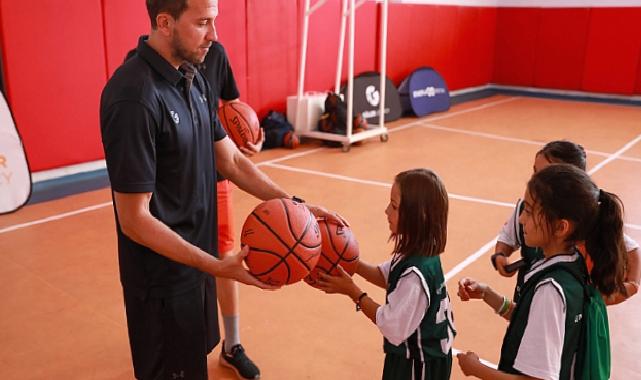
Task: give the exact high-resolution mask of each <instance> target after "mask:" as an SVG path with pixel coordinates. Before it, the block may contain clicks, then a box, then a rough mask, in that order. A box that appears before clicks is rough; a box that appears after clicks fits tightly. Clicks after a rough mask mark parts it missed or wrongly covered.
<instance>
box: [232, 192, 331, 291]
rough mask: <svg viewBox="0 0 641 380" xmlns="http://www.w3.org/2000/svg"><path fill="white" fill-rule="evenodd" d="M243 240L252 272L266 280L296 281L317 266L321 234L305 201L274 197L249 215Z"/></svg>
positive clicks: (276, 281) (272, 282)
mask: <svg viewBox="0 0 641 380" xmlns="http://www.w3.org/2000/svg"><path fill="white" fill-rule="evenodd" d="M240 241H241V243H242V244H243V245H248V246H249V253H248V255H247V257H246V258H245V262H246V263H247V267H248V268H249V272H250V273H251V274H252V275H254V276H255V277H256V278H258V279H259V280H261V281H262V282H264V283H266V284H271V285H287V284H293V283H295V282H298V281H300V280H302V279H303V277H305V276H307V274H309V272H310V271H311V270H312V269H313V268H314V267H315V266H316V263H317V262H318V258H319V256H320V252H321V235H320V231H319V228H318V222H317V221H316V217H314V215H313V214H312V213H311V212H310V211H309V209H308V208H307V207H306V206H305V205H304V204H302V203H298V202H294V201H292V200H291V199H272V200H269V201H265V202H263V203H261V204H259V205H258V206H257V207H256V208H255V209H254V211H252V213H251V214H250V215H249V216H248V217H247V219H246V220H245V224H244V225H243V230H242V234H241V238H240Z"/></svg>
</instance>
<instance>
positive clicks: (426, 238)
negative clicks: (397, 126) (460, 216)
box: [320, 169, 455, 380]
mask: <svg viewBox="0 0 641 380" xmlns="http://www.w3.org/2000/svg"><path fill="white" fill-rule="evenodd" d="M385 214H386V215H387V221H388V223H389V228H390V232H391V234H390V238H391V239H392V240H394V250H393V251H392V258H391V259H390V260H388V261H386V262H384V263H382V264H380V265H378V266H376V265H372V264H368V263H366V262H363V261H360V262H359V264H358V267H357V269H356V273H357V274H358V275H360V276H361V277H363V278H364V279H365V280H367V281H369V282H371V283H372V284H374V285H378V286H379V287H381V288H385V289H387V297H386V302H385V304H384V305H379V304H378V303H377V302H376V301H374V300H373V299H372V298H370V297H368V295H367V293H365V292H363V291H362V290H361V288H360V287H358V286H357V285H356V284H355V283H354V281H353V280H352V278H351V277H350V276H349V275H347V273H345V271H343V270H342V268H340V267H339V270H340V274H339V275H338V276H329V275H322V276H321V279H320V286H321V288H322V289H323V290H324V291H325V292H327V293H340V294H344V295H347V296H349V297H350V298H351V299H352V300H353V301H354V303H355V304H356V310H357V311H359V310H360V311H362V312H363V313H364V314H365V315H366V316H367V317H368V318H369V319H370V320H371V321H372V322H374V323H375V324H376V326H377V327H378V328H379V330H380V331H381V333H382V334H383V337H384V351H385V354H386V356H385V365H384V369H383V379H384V380H387V379H449V377H450V372H451V369H452V350H451V347H452V340H453V339H454V335H455V330H454V325H453V318H452V311H451V309H450V300H449V295H448V294H447V290H446V288H445V281H444V276H443V269H442V268H441V260H440V257H439V255H440V254H441V253H442V252H443V251H444V249H445V242H446V238H447V214H448V197H447V192H446V191H445V186H444V185H443V183H442V182H441V180H440V178H439V177H438V176H437V175H436V174H435V173H434V172H432V171H430V170H427V169H414V170H409V171H405V172H402V173H400V174H398V175H397V176H396V178H395V180H394V184H393V186H392V191H391V195H390V202H389V204H388V205H387V208H386V209H385Z"/></svg>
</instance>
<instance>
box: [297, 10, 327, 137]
mask: <svg viewBox="0 0 641 380" xmlns="http://www.w3.org/2000/svg"><path fill="white" fill-rule="evenodd" d="M326 1H327V0H318V2H316V4H314V6H313V7H310V4H309V2H310V0H305V13H304V15H303V41H302V46H301V54H300V67H299V68H298V90H297V91H296V123H295V124H296V125H300V123H301V120H300V116H301V115H300V110H301V104H300V102H301V99H303V91H304V86H305V65H307V37H308V35H309V17H310V16H311V15H312V13H314V12H316V11H317V10H318V8H320V7H322V6H323V4H325V2H326Z"/></svg>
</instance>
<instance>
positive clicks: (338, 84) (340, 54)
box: [334, 0, 347, 94]
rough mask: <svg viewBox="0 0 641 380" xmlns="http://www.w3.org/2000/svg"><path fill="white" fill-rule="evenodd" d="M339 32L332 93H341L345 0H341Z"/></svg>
mask: <svg viewBox="0 0 641 380" xmlns="http://www.w3.org/2000/svg"><path fill="white" fill-rule="evenodd" d="M341 4H342V10H341V33H340V37H339V39H338V60H337V61H336V83H335V85H334V93H336V94H340V93H341V74H342V73H343V51H344V50H345V27H346V23H347V0H341Z"/></svg>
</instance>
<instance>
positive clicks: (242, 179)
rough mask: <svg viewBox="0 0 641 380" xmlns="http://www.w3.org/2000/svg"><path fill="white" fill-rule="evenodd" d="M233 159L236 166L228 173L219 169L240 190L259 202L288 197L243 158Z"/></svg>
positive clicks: (265, 175) (240, 156) (239, 155)
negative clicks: (259, 200)
mask: <svg viewBox="0 0 641 380" xmlns="http://www.w3.org/2000/svg"><path fill="white" fill-rule="evenodd" d="M234 159H235V162H236V165H235V166H233V167H231V170H229V171H226V170H224V169H222V168H221V169H222V171H221V172H222V174H223V175H224V176H225V177H226V178H228V179H229V180H230V181H232V182H233V183H234V184H236V186H238V187H239V188H240V189H241V190H243V191H245V192H247V193H249V194H251V195H253V196H255V197H256V198H258V199H261V200H269V199H274V198H289V197H290V195H289V194H288V193H287V192H286V191H285V190H283V189H282V188H281V187H280V186H278V185H277V184H276V183H275V182H274V181H272V180H271V178H269V177H268V176H267V174H265V173H263V172H262V171H261V170H260V169H259V168H258V167H257V166H256V165H255V164H254V163H253V162H251V161H250V160H249V159H247V158H246V157H245V156H243V155H242V154H238V155H236V157H235V158H234Z"/></svg>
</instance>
